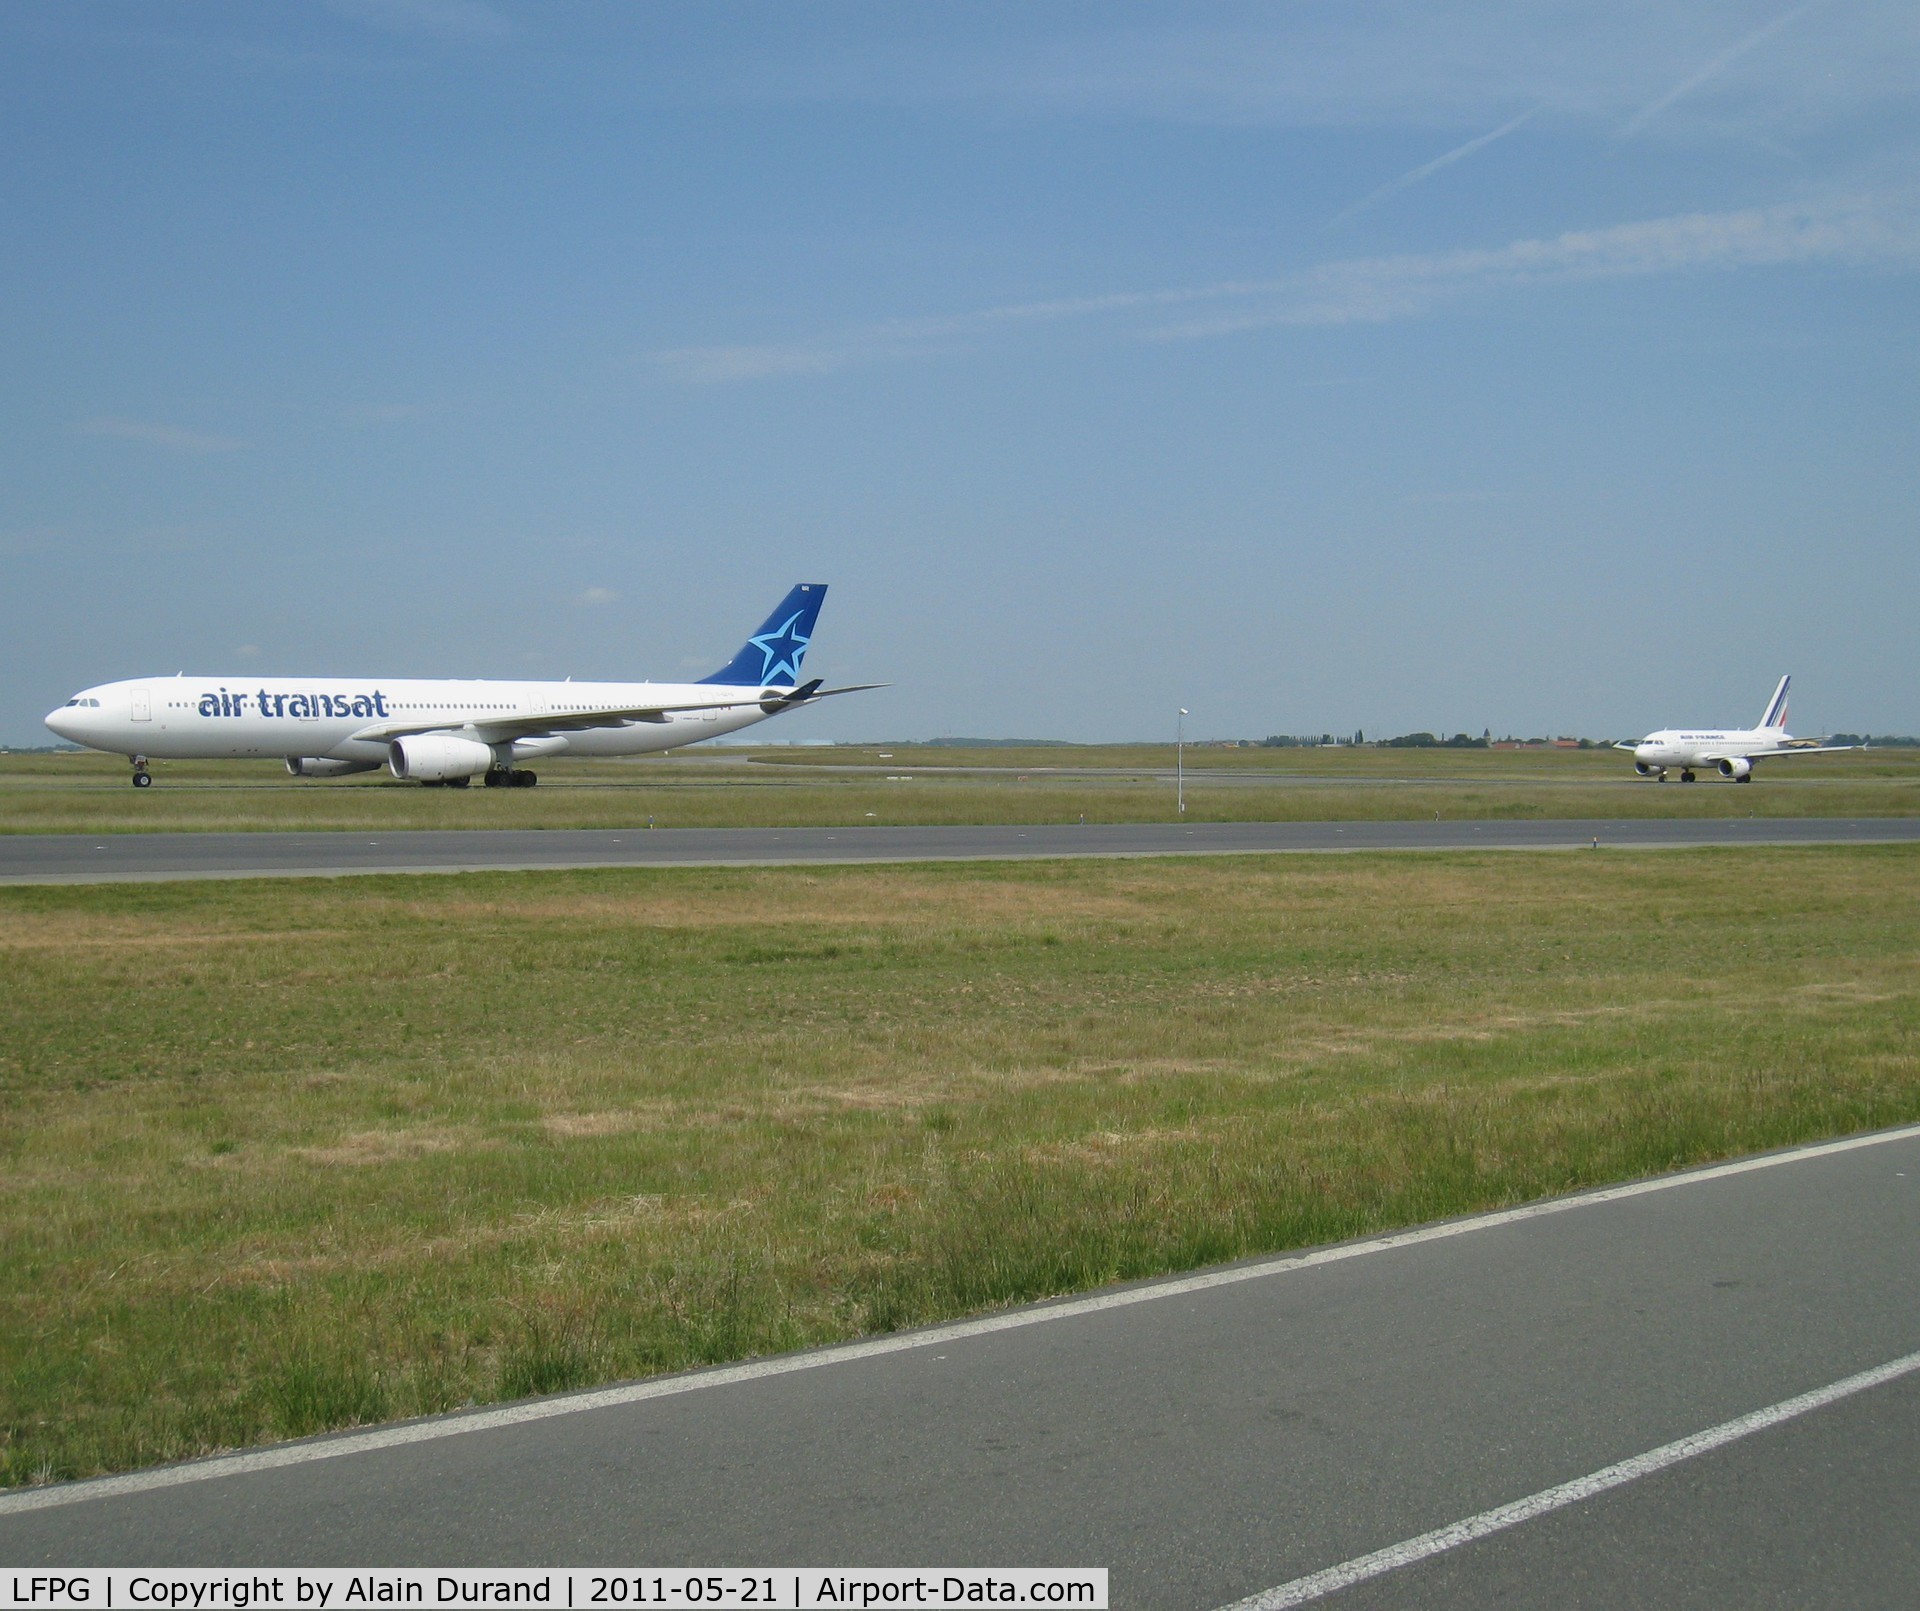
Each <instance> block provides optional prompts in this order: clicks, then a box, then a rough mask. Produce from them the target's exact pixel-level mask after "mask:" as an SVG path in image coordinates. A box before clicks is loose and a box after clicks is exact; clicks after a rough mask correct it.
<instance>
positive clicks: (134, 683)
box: [47, 582, 880, 789]
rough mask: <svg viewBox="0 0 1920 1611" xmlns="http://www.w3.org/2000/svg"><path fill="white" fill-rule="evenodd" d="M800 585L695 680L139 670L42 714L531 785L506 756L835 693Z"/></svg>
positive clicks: (640, 747) (452, 779) (146, 737)
mask: <svg viewBox="0 0 1920 1611" xmlns="http://www.w3.org/2000/svg"><path fill="white" fill-rule="evenodd" d="M826 594H827V589H826V584H825V583H824V582H802V583H801V584H800V585H799V586H798V587H796V588H795V589H794V590H793V591H792V592H791V593H789V594H788V595H787V596H786V598H784V599H783V600H781V602H780V607H779V608H778V609H776V610H775V611H774V612H773V614H772V615H770V616H768V617H767V619H766V621H765V622H764V623H763V624H762V625H761V628H760V630H759V631H758V632H756V633H755V634H754V635H753V636H752V637H750V638H749V639H747V641H746V642H745V643H744V644H742V645H741V647H740V652H739V653H738V654H736V655H735V656H734V657H733V658H732V659H731V660H729V661H728V662H727V663H726V664H725V665H724V666H722V667H721V668H720V669H719V670H718V671H716V672H715V673H714V674H713V675H712V676H711V677H703V678H702V679H701V680H700V681H699V682H695V683H657V682H481V681H449V680H437V681H431V682H428V681H402V680H399V679H384V680H383V679H380V678H371V677H346V678H333V677H269V678H266V679H263V680H260V681H254V680H252V679H242V678H240V677H189V676H186V675H185V674H184V673H183V674H181V675H179V676H174V677H136V678H134V679H133V680H131V681H129V682H109V683H102V684H101V685H100V686H99V687H97V688H88V689H85V690H84V691H82V692H80V693H77V694H75V695H74V696H73V698H71V699H69V700H68V701H67V702H66V704H64V705H62V706H61V707H60V708H59V709H58V710H56V711H54V712H53V713H52V714H51V715H49V716H48V717H47V726H48V727H50V728H51V729H52V730H53V731H54V732H56V733H58V734H59V735H60V737H62V738H64V739H69V740H71V741H72V742H73V743H75V744H84V745H86V746H87V747H88V748H89V749H96V750H107V751H110V752H111V753H113V754H116V755H127V756H131V757H132V759H133V783H134V787H135V788H141V789H144V788H147V787H148V786H149V785H151V783H152V782H153V777H152V774H151V773H150V772H149V770H148V766H147V763H148V759H149V758H150V757H154V758H159V759H164V760H193V761H200V760H227V759H235V758H240V757H250V756H279V757H281V758H283V759H284V760H285V761H286V763H287V770H288V771H289V772H291V773H292V774H293V775H294V776H295V777H307V778H336V777H344V776H346V775H347V774H348V773H350V772H374V771H377V770H379V768H381V767H382V766H384V767H386V768H387V769H388V770H389V771H391V772H392V773H393V775H394V776H395V777H396V778H402V779H412V780H414V781H416V782H419V783H427V784H439V785H442V786H445V787H450V788H461V789H463V788H465V787H466V786H467V785H468V784H469V783H471V782H472V781H473V779H475V778H480V779H483V780H484V781H485V782H486V784H487V785H488V786H489V787H490V788H491V787H500V786H508V787H518V788H531V787H532V786H533V784H534V783H535V782H536V781H537V779H536V776H535V774H534V773H533V772H531V771H528V770H526V769H525V768H523V767H520V766H519V765H517V764H516V763H518V762H520V761H526V760H532V759H534V758H536V757H538V756H544V755H641V754H645V753H647V752H648V751H652V750H671V749H677V748H679V747H680V746H681V745H683V744H694V743H698V742H699V741H700V740H701V739H706V738H718V737H720V736H721V735H722V734H724V733H737V732H738V731H739V730H740V729H741V728H743V727H751V726H753V724H754V723H755V722H763V721H765V720H766V719H767V718H768V717H769V716H778V715H780V714H781V713H782V712H783V711H789V710H797V709H799V708H800V707H801V706H802V705H811V704H813V703H814V702H815V701H816V700H821V699H825V698H827V697H828V696H829V695H830V694H851V693H858V692H860V691H861V689H863V688H873V687H878V686H880V684H877V683H862V684H859V685H858V686H856V687H847V688H823V687H821V686H820V684H821V679H820V678H818V677H816V678H814V679H813V680H812V681H811V682H804V683H803V682H801V680H800V663H801V661H802V660H803V659H804V658H805V656H806V652H807V645H808V644H809V643H810V642H811V641H812V639H813V623H814V621H815V619H816V618H817V617H818V616H819V614H820V603H821V600H823V599H824V598H825V597H826Z"/></svg>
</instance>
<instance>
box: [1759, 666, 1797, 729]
mask: <svg viewBox="0 0 1920 1611" xmlns="http://www.w3.org/2000/svg"><path fill="white" fill-rule="evenodd" d="M1792 681H1793V678H1792V677H1790V676H1788V677H1782V678H1781V679H1780V686H1779V687H1778V688H1776V689H1774V691H1773V698H1772V699H1770V700H1769V701H1768V702H1767V713H1766V715H1764V716H1762V717H1761V718H1760V722H1759V725H1760V726H1762V727H1785V726H1786V725H1787V684H1788V683H1790V682H1792Z"/></svg>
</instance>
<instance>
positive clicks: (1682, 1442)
mask: <svg viewBox="0 0 1920 1611" xmlns="http://www.w3.org/2000/svg"><path fill="white" fill-rule="evenodd" d="M1917 1370H1920V1354H1908V1355H1906V1356H1905V1357H1904V1358H1901V1359H1895V1360H1890V1361H1888V1362H1887V1363H1886V1364H1884V1365H1876V1366H1875V1367H1874V1368H1873V1369H1872V1370H1863V1371H1861V1372H1860V1373H1859V1374H1858V1375H1857V1376H1848V1377H1846V1378H1844V1379H1843V1380H1841V1381H1837V1382H1835V1383H1833V1384H1832V1385H1831V1386H1829V1387H1817V1388H1815V1389H1814V1390H1813V1391H1812V1392H1811V1393H1802V1394H1801V1395H1800V1396H1799V1397H1798V1398H1789V1399H1783V1400H1782V1401H1781V1402H1780V1403H1778V1404H1772V1405H1769V1406H1768V1407H1767V1408H1766V1409H1764V1410H1754V1411H1752V1412H1751V1413H1750V1414H1747V1415H1741V1416H1736V1417H1735V1418H1734V1419H1733V1420H1731V1421H1722V1422H1721V1423H1720V1425H1718V1426H1714V1427H1709V1428H1707V1430H1706V1431H1704V1432H1696V1433H1694V1434H1693V1436H1692V1437H1689V1438H1681V1439H1679V1440H1678V1441H1677V1442H1674V1443H1663V1444H1662V1445H1661V1446H1660V1447H1659V1448H1657V1449H1649V1450H1648V1451H1647V1452H1646V1453H1645V1454H1636V1455H1635V1456H1634V1457H1633V1458H1632V1459H1631V1460H1622V1461H1620V1462H1619V1463H1618V1464H1617V1465H1611V1466H1603V1467H1602V1468H1601V1469H1600V1470H1598V1471H1593V1472H1589V1473H1588V1474H1587V1475H1586V1476H1584V1477H1575V1478H1574V1479H1573V1481H1571V1482H1563V1483H1561V1484H1559V1485H1558V1486H1557V1487H1553V1488H1543V1489H1541V1491H1540V1492H1539V1493H1537V1494H1530V1495H1528V1496H1527V1497H1526V1498H1525V1499H1516V1500H1515V1501H1514V1502H1513V1503H1512V1504H1510V1505H1500V1506H1498V1507H1496V1508H1495V1509H1493V1510H1483V1511H1481V1512H1480V1514H1479V1515H1478V1516H1469V1517H1467V1519H1466V1520H1465V1521H1457V1522H1455V1523H1454V1524H1453V1525H1452V1526H1451V1527H1439V1528H1436V1529H1435V1530H1434V1531H1433V1532H1431V1533H1422V1534H1421V1535H1420V1536H1419V1537H1418V1538H1409V1539H1407V1540H1406V1541H1405V1542H1404V1543H1400V1544H1391V1545H1389V1546H1388V1547H1387V1548H1385V1549H1378V1550H1375V1551H1374V1552H1373V1553H1372V1554H1371V1555H1357V1556H1355V1557H1354V1558H1353V1559H1352V1560H1350V1561H1342V1562H1341V1563H1340V1564H1339V1565H1338V1566H1329V1567H1328V1568H1327V1569H1326V1570H1325V1571H1323V1572H1315V1573H1313V1574H1312V1575H1311V1576H1309V1577H1297V1578H1295V1579H1294V1580H1293V1581H1292V1582H1291V1583H1282V1584H1281V1585H1280V1586H1279V1587H1278V1588H1272V1589H1268V1590H1266V1591H1265V1592H1264V1593H1261V1594H1252V1595H1249V1596H1247V1598H1246V1599H1244V1600H1236V1601H1234V1603H1233V1604H1232V1605H1230V1606H1228V1607H1226V1608H1225V1611H1287V1608H1288V1607H1289V1606H1296V1605H1306V1604H1308V1603H1309V1602H1310V1601H1313V1600H1319V1599H1323V1598H1325V1597H1326V1596H1327V1595H1329V1594H1334V1593H1337V1592H1338V1591H1339V1590H1341V1589H1344V1588H1350V1587H1352V1585H1354V1584H1355V1583H1364V1582H1366V1580H1367V1579H1368V1578H1374V1577H1379V1576H1381V1575H1382V1574H1384V1573H1387V1572H1393V1571H1397V1570H1398V1569H1399V1568H1401V1567H1403V1566H1411V1565H1413V1564H1414V1562H1416V1561H1424V1560H1427V1559H1429V1558H1430V1557H1432V1556H1435V1555H1441V1554H1444V1553H1445V1552H1446V1551H1448V1550H1450V1549H1458V1548H1459V1547H1460V1546H1461V1545H1462V1544H1471V1543H1472V1542H1473V1541H1474V1540H1475V1539H1476V1538H1485V1537H1486V1536H1487V1535H1488V1534H1489V1533H1497V1532H1500V1531H1502V1530H1503V1529H1504V1528H1508V1527H1517V1526H1519V1525H1520V1523H1521V1522H1525V1521H1532V1520H1533V1518H1534V1517H1536V1516H1544V1515H1546V1514H1547V1513H1548V1512H1549V1511H1554V1510H1559V1509H1562V1508H1563V1507H1564V1506H1567V1505H1576V1504H1578V1503H1579V1502H1580V1501H1581V1500H1583V1499H1591V1498H1592V1497H1593V1496H1594V1495H1595V1494H1603V1493H1605V1492H1606V1491H1607V1490H1608V1489H1609V1488H1618V1487H1620V1486H1621V1485H1622V1484H1624V1483H1629V1482H1633V1481H1635V1480H1637V1479H1638V1478H1640V1477H1646V1476H1651V1475H1652V1474H1653V1473H1654V1472H1656V1471H1664V1470H1665V1469H1666V1468H1667V1467H1668V1466H1672V1465H1678V1464H1679V1463H1680V1462H1681V1461H1682V1460H1691V1459H1692V1458H1693V1457H1694V1456H1695V1455H1700V1454H1706V1453H1708V1452H1709V1451H1711V1450H1713V1449H1719V1448H1724V1447H1725V1446H1726V1445H1727V1444H1729V1443H1735V1442H1738V1441H1739V1440H1740V1439H1741V1438H1744V1437H1750V1436H1752V1435H1753V1434H1754V1433H1755V1432H1763V1431H1765V1430H1766V1429H1767V1428H1768V1427H1770V1426H1778V1425H1779V1424H1780V1423H1781V1422H1782V1421H1791V1420H1792V1419H1794V1417H1795V1416H1799V1415H1805V1414H1807V1413H1808V1412H1809V1411H1811V1410H1817V1409H1821V1408H1823V1407H1824V1406H1826V1405H1828V1404H1835V1403H1838V1402H1839V1401H1840V1400H1841V1399H1843V1398H1851V1397H1852V1396H1853V1395H1854V1394H1855V1393H1864V1392H1865V1391H1866V1390H1867V1389H1868V1388H1870V1387H1879V1386H1880V1385H1882V1384H1883V1383H1885V1382H1891V1381H1895V1380H1897V1379H1898V1378H1900V1377H1902V1376H1907V1375H1910V1374H1911V1373H1912V1372H1914V1371H1917Z"/></svg>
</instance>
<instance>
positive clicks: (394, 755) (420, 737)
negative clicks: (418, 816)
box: [387, 733, 494, 783]
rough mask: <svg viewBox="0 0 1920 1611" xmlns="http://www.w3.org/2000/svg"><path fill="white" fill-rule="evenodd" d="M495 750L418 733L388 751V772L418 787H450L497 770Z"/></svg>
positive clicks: (475, 741)
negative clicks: (494, 767) (493, 768)
mask: <svg viewBox="0 0 1920 1611" xmlns="http://www.w3.org/2000/svg"><path fill="white" fill-rule="evenodd" d="M493 764H494V762H493V750H492V748H491V747H490V746H488V745H486V744H482V743H481V742H480V741H479V740H478V739H473V738H454V737H452V736H450V735H448V734H445V733H416V734H413V735H411V736H410V737H407V738H396V739H395V740H394V741H393V743H392V744H390V745H389V746H388V747H387V769H388V770H389V771H390V772H392V773H393V775H394V776H395V777H397V778H400V779H402V780H403V781H405V780H411V781H413V782H415V783H446V782H449V781H451V780H452V779H454V778H477V777H479V776H480V775H481V774H482V773H484V772H487V771H489V770H491V768H492V767H493Z"/></svg>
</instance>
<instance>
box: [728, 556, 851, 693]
mask: <svg viewBox="0 0 1920 1611" xmlns="http://www.w3.org/2000/svg"><path fill="white" fill-rule="evenodd" d="M826 596H827V584H826V583H825V582H802V583H801V584H800V585H799V586H798V587H796V588H795V589H794V590H793V591H792V592H791V593H789V594H788V595H787V596H786V597H785V598H783V599H782V600H781V601H780V605H779V608H777V609H776V610H775V611H774V612H773V614H771V615H770V616H768V617H767V618H766V620H765V621H763V622H761V623H760V630H759V631H758V632H756V633H754V635H753V636H752V637H750V638H748V639H747V641H746V642H745V643H743V644H742V645H741V646H740V652H739V653H738V654H736V655H735V656H734V657H733V658H732V659H731V660H729V661H728V662H727V663H726V664H725V665H724V666H722V667H721V668H720V669H719V670H718V671H716V672H715V673H714V674H713V675H712V676H711V677H702V678H701V679H700V680H701V681H702V682H703V683H708V682H717V683H725V684H726V685H727V686H728V687H733V688H791V687H793V686H794V685H795V684H796V683H798V682H799V681H800V662H801V661H802V660H804V659H805V658H806V654H807V645H808V644H809V643H811V642H812V641H813V623H814V621H815V620H816V619H817V618H818V617H819V614H820V604H821V601H822V600H823V599H825V598H826Z"/></svg>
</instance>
